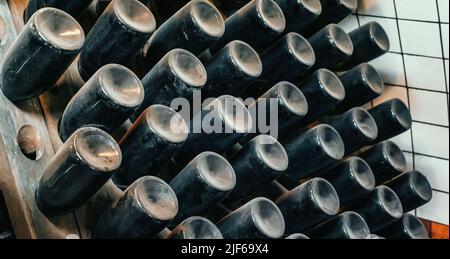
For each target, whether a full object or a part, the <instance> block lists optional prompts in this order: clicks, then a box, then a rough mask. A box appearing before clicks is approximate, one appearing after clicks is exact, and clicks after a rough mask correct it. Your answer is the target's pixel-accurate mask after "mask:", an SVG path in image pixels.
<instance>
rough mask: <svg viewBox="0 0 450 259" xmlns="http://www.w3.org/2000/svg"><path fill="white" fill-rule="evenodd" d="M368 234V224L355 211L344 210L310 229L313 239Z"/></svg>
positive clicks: (345, 237)
mask: <svg viewBox="0 0 450 259" xmlns="http://www.w3.org/2000/svg"><path fill="white" fill-rule="evenodd" d="M369 234H370V229H369V226H367V223H366V222H365V221H364V219H363V218H362V217H361V216H360V215H359V214H358V213H356V212H353V211H346V212H344V213H342V214H339V215H338V216H336V217H334V218H332V219H330V220H329V221H327V222H325V223H323V224H321V225H320V226H318V227H316V228H314V229H312V230H311V231H310V233H309V236H310V237H311V238H313V239H364V238H365V237H366V236H367V235H369Z"/></svg>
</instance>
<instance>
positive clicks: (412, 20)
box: [359, 4, 449, 24]
mask: <svg viewBox="0 0 450 259" xmlns="http://www.w3.org/2000/svg"><path fill="white" fill-rule="evenodd" d="M394 5H395V4H394ZM395 15H396V17H390V16H383V15H376V14H359V16H362V17H370V18H380V19H389V20H399V21H406V22H423V23H431V24H449V22H440V21H427V20H418V19H408V18H398V16H397V11H396V12H395Z"/></svg>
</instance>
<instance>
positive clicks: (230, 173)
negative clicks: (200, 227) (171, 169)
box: [169, 152, 236, 227]
mask: <svg viewBox="0 0 450 259" xmlns="http://www.w3.org/2000/svg"><path fill="white" fill-rule="evenodd" d="M169 185H170V186H171V187H172V189H173V190H174V191H175V194H176V195H177V197H178V203H179V210H178V214H177V215H176V216H175V218H174V219H173V221H172V222H171V223H170V225H169V226H170V227H176V226H177V225H178V224H179V223H180V222H182V221H183V220H185V219H186V218H188V217H191V216H202V215H204V214H205V213H206V212H207V211H208V209H210V208H212V207H213V206H214V205H216V204H217V203H219V202H221V201H222V200H223V199H225V197H227V196H228V195H229V194H230V192H231V191H232V190H233V188H234V187H235V185H236V175H235V173H234V170H233V167H232V166H231V165H230V163H228V161H227V160H226V159H225V158H223V157H222V156H220V155H218V154H216V153H213V152H203V153H201V154H200V155H198V156H197V157H195V158H194V160H192V161H191V162H190V163H189V164H188V165H187V166H186V167H185V168H184V169H183V170H182V171H181V172H180V173H178V175H177V176H175V178H173V179H172V181H170V183H169Z"/></svg>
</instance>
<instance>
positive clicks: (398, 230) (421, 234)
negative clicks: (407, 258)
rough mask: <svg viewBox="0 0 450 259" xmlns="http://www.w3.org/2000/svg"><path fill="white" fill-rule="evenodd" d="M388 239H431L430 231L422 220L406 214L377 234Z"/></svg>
mask: <svg viewBox="0 0 450 259" xmlns="http://www.w3.org/2000/svg"><path fill="white" fill-rule="evenodd" d="M377 233H378V234H380V235H383V236H385V237H386V238H388V239H429V238H430V237H429V235H428V231H427V229H426V228H425V226H424V224H423V223H422V221H420V219H418V218H417V217H415V216H413V215H411V214H405V215H403V217H402V218H401V219H399V220H397V221H396V222H394V223H392V224H390V225H389V226H386V227H384V228H383V229H381V230H379V231H378V232H377Z"/></svg>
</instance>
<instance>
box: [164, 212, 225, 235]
mask: <svg viewBox="0 0 450 259" xmlns="http://www.w3.org/2000/svg"><path fill="white" fill-rule="evenodd" d="M166 239H205V240H206V239H208V240H209V239H223V236H222V233H220V230H219V229H218V228H217V226H216V225H214V223H212V222H211V221H209V220H208V219H205V218H203V217H198V216H194V217H190V218H187V219H185V220H184V221H183V222H181V224H180V225H178V226H177V227H176V228H175V229H174V230H172V232H171V233H170V234H169V235H168V236H167V238H166Z"/></svg>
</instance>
